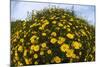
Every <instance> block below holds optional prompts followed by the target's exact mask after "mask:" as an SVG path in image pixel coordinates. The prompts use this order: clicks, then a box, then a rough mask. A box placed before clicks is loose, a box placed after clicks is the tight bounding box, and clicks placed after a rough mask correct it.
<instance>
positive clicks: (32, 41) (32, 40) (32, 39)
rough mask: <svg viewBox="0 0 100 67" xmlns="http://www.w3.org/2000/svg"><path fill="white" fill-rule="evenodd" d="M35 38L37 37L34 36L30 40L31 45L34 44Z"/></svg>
mask: <svg viewBox="0 0 100 67" xmlns="http://www.w3.org/2000/svg"><path fill="white" fill-rule="evenodd" d="M35 38H37V36H35V35H33V36H32V37H31V38H30V41H31V43H34V42H35V40H34V39H35Z"/></svg>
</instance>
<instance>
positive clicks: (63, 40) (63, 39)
mask: <svg viewBox="0 0 100 67" xmlns="http://www.w3.org/2000/svg"><path fill="white" fill-rule="evenodd" d="M58 39H59V40H58V41H57V43H58V44H62V43H64V42H65V38H63V37H59V38H58Z"/></svg>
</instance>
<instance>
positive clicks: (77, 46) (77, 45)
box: [72, 41, 82, 49]
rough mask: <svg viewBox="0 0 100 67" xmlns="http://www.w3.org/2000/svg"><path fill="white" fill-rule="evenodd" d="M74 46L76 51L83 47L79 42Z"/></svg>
mask: <svg viewBox="0 0 100 67" xmlns="http://www.w3.org/2000/svg"><path fill="white" fill-rule="evenodd" d="M72 46H73V47H74V48H75V49H80V48H81V46H82V44H81V43H79V42H77V41H74V42H73V43H72Z"/></svg>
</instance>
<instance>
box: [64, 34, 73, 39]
mask: <svg viewBox="0 0 100 67" xmlns="http://www.w3.org/2000/svg"><path fill="white" fill-rule="evenodd" d="M66 36H67V37H68V38H69V39H73V38H74V34H71V33H68V34H67V35H66Z"/></svg>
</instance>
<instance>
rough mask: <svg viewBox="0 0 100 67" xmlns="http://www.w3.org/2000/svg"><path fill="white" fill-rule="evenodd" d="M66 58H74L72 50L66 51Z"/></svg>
mask: <svg viewBox="0 0 100 67" xmlns="http://www.w3.org/2000/svg"><path fill="white" fill-rule="evenodd" d="M66 57H70V58H75V57H76V55H75V54H74V50H72V49H70V50H67V53H66Z"/></svg>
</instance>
